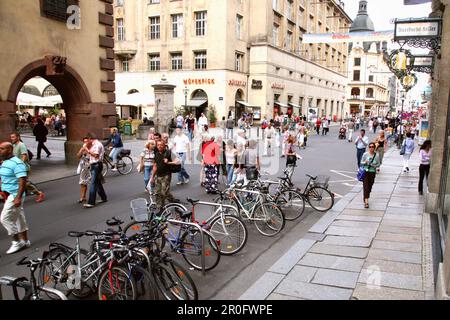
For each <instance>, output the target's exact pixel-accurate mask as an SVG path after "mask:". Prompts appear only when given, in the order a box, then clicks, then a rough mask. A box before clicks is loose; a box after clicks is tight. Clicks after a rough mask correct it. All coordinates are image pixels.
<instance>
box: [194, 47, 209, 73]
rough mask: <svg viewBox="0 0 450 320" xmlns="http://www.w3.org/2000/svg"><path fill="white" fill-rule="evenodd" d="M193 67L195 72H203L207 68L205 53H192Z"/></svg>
mask: <svg viewBox="0 0 450 320" xmlns="http://www.w3.org/2000/svg"><path fill="white" fill-rule="evenodd" d="M194 65H195V69H196V70H204V69H206V67H207V57H206V51H200V52H195V53H194Z"/></svg>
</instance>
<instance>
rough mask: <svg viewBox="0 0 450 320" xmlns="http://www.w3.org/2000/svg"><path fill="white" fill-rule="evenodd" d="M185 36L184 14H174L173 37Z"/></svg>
mask: <svg viewBox="0 0 450 320" xmlns="http://www.w3.org/2000/svg"><path fill="white" fill-rule="evenodd" d="M182 36H183V15H182V14H174V15H172V37H173V38H181V37H182Z"/></svg>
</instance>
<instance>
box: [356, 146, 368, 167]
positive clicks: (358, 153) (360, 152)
mask: <svg viewBox="0 0 450 320" xmlns="http://www.w3.org/2000/svg"><path fill="white" fill-rule="evenodd" d="M364 153H366V149H358V148H356V158H357V160H358V168H359V167H361V159H362V157H363V155H364Z"/></svg>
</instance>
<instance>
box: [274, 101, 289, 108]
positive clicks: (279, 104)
mask: <svg viewBox="0 0 450 320" xmlns="http://www.w3.org/2000/svg"><path fill="white" fill-rule="evenodd" d="M275 104H276V105H278V106H280V107H283V108H287V107H288V105H287V104H284V103H281V102H275Z"/></svg>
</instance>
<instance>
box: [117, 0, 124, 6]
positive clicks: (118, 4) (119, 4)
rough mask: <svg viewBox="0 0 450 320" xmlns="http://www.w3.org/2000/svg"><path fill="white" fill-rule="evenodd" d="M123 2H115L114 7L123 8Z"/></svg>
mask: <svg viewBox="0 0 450 320" xmlns="http://www.w3.org/2000/svg"><path fill="white" fill-rule="evenodd" d="M123 2H124V0H117V1H116V5H117V6H118V7H123Z"/></svg>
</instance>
